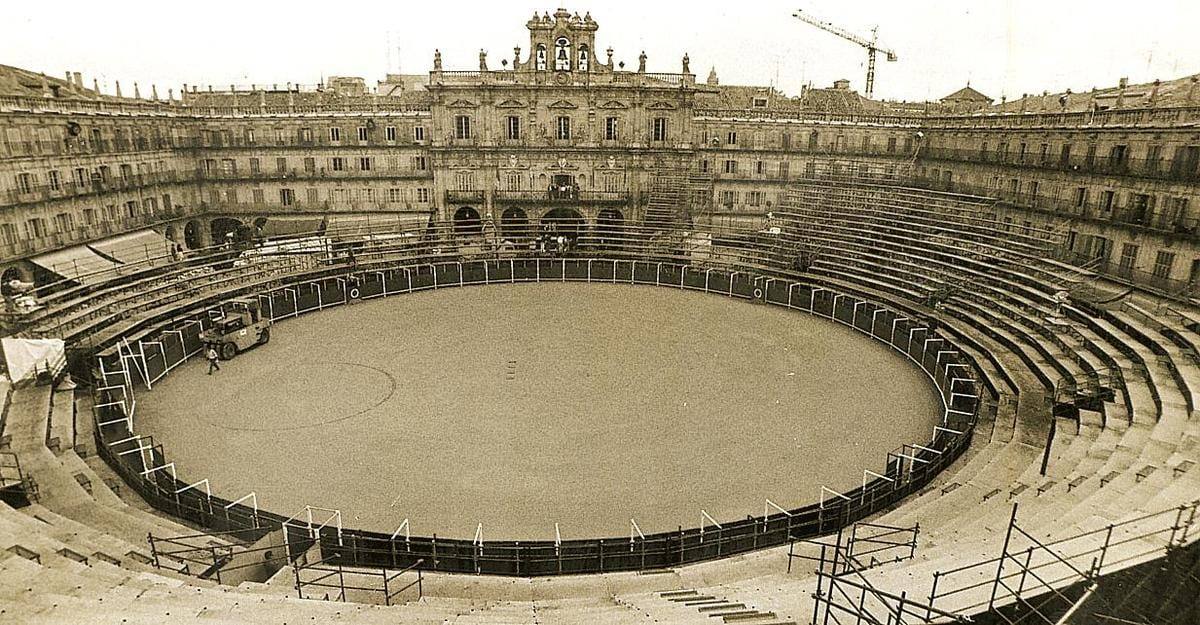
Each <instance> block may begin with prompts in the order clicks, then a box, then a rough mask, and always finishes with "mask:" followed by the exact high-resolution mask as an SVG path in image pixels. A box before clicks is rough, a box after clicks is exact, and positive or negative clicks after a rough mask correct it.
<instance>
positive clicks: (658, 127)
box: [650, 117, 667, 141]
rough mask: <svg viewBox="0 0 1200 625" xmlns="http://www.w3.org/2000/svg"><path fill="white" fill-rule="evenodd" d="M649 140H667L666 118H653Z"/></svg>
mask: <svg viewBox="0 0 1200 625" xmlns="http://www.w3.org/2000/svg"><path fill="white" fill-rule="evenodd" d="M650 138H651V140H653V141H666V140H667V118H666V117H655V118H654V124H653V125H652V126H651V132H650Z"/></svg>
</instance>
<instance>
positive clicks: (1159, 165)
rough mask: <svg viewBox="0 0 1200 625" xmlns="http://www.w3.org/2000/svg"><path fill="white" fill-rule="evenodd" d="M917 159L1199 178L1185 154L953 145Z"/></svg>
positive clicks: (1199, 166)
mask: <svg viewBox="0 0 1200 625" xmlns="http://www.w3.org/2000/svg"><path fill="white" fill-rule="evenodd" d="M918 158H921V159H930V160H942V161H953V162H968V163H983V164H994V165H1004V166H1008V167H1024V168H1029V169H1049V170H1054V171H1066V172H1071V173H1083V174H1098V175H1111V176H1137V177H1144V178H1157V179H1162V180H1173V181H1181V182H1192V181H1197V180H1200V160H1197V159H1194V158H1191V157H1189V156H1188V153H1186V152H1185V153H1181V154H1179V155H1177V156H1175V157H1174V158H1171V159H1168V158H1166V157H1160V158H1140V159H1135V158H1127V157H1122V156H1097V155H1092V156H1088V155H1087V154H1082V155H1079V154H1071V155H1068V156H1066V157H1063V156H1062V155H1061V153H1060V154H1046V155H1043V154H1041V153H1040V152H1037V153H1035V152H1032V151H1031V152H1026V153H1020V152H1012V151H1006V152H997V151H994V150H962V149H953V148H923V149H921V150H920V152H919V153H918Z"/></svg>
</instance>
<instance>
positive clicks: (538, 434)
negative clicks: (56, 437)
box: [138, 283, 943, 541]
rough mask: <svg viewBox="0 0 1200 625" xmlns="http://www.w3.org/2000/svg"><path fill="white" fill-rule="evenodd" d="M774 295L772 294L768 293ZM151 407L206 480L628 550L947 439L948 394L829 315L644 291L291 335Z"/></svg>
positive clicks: (359, 316) (178, 376)
mask: <svg viewBox="0 0 1200 625" xmlns="http://www.w3.org/2000/svg"><path fill="white" fill-rule="evenodd" d="M759 291H760V292H761V288H760V289H759ZM206 366H207V365H206V363H204V362H203V361H202V360H197V361H193V362H190V363H188V364H185V365H183V366H182V367H181V369H180V370H179V371H177V372H174V373H172V374H171V375H170V376H168V377H166V378H165V379H164V380H163V381H162V382H160V383H159V384H156V385H155V386H154V389H153V391H152V392H149V393H144V394H141V395H140V396H139V403H138V431H139V433H142V434H151V435H153V436H154V438H155V440H156V441H158V442H161V443H163V444H165V446H166V448H167V449H168V450H169V452H170V456H171V459H172V460H173V461H174V462H176V463H177V466H178V467H179V468H180V470H181V471H182V472H184V473H186V475H187V476H189V477H190V478H193V479H199V478H201V477H204V478H209V479H210V480H211V483H212V484H213V487H214V493H215V494H218V495H221V496H224V497H227V498H229V499H233V498H236V497H238V496H240V495H242V494H244V493H246V492H249V491H255V492H256V493H257V495H258V498H259V501H260V502H262V505H264V506H265V507H268V508H270V509H271V510H274V511H278V512H292V511H295V510H299V509H301V508H303V507H304V506H305V505H306V504H312V505H318V506H321V507H325V508H331V509H338V510H341V512H342V514H343V522H344V523H345V524H347V525H350V526H353V527H356V528H361V529H365V530H373V531H376V532H390V531H392V530H394V529H395V528H396V526H397V525H398V524H399V523H400V522H401V521H402V520H403V519H404V518H409V519H411V523H412V527H413V529H414V530H416V531H420V532H422V533H425V534H431V533H436V534H437V535H438V536H445V537H448V538H466V539H470V538H471V537H472V536H473V534H474V532H475V531H476V529H477V527H478V525H477V524H479V523H482V524H483V527H484V532H485V536H486V537H488V538H498V539H510V540H522V541H527V540H536V539H547V538H552V537H554V535H555V533H554V532H555V526H556V524H557V525H558V526H559V527H560V528H561V533H562V535H563V536H564V537H572V538H576V537H585V536H613V535H620V534H621V533H622V532H626V531H628V529H629V519H631V518H632V519H635V520H636V521H637V523H638V525H639V527H640V529H641V530H642V531H644V532H646V533H650V532H661V531H671V530H675V529H676V528H678V527H680V526H692V525H695V524H696V523H697V522H699V521H700V520H701V518H700V510H701V509H703V510H705V511H707V512H708V513H709V514H710V515H711V516H712V517H713V518H714V519H715V520H716V521H718V522H722V523H725V522H728V521H731V520H737V519H742V518H745V517H746V516H749V515H753V514H756V513H757V514H761V512H762V511H763V506H764V501H765V500H767V499H770V500H772V502H774V503H776V504H778V505H780V506H782V507H785V508H788V509H791V508H798V507H800V506H801V505H803V504H807V503H811V502H812V501H814V500H816V499H817V496H818V494H819V489H820V488H821V487H822V486H825V487H828V488H831V489H834V490H837V491H838V492H843V491H848V490H850V489H852V488H854V487H855V486H858V485H859V484H860V482H861V479H862V475H863V473H862V471H863V469H871V470H874V471H876V472H881V471H884V465H885V458H886V455H887V453H888V452H889V451H891V450H893V449H894V448H896V447H897V445H898V444H900V443H905V442H922V443H923V442H925V441H927V440H928V439H929V436H930V433H931V432H932V429H933V426H934V425H938V424H939V423H940V422H941V418H942V416H943V405H942V401H941V399H940V397H939V395H938V394H937V392H936V390H935V388H934V387H933V385H931V384H930V380H929V378H927V377H926V376H925V375H924V374H923V372H922V371H921V370H920V369H918V368H917V367H915V366H913V364H912V363H911V362H910V361H909V360H908V359H907V358H905V357H904V356H903V355H901V354H899V353H897V352H896V351H895V350H892V349H889V348H888V347H887V346H886V345H884V344H882V343H880V342H878V341H873V340H870V339H868V338H866V337H864V336H863V335H862V334H861V333H859V332H855V331H854V330H851V329H849V328H848V327H845V326H843V325H841V324H837V323H834V322H832V321H830V320H829V319H822V318H819V317H815V316H813V315H810V314H808V313H807V312H804V313H803V314H799V313H797V312H795V311H789V310H786V309H785V308H781V307H777V306H767V305H752V304H747V303H745V302H742V301H740V300H738V299H734V298H730V297H728V296H716V295H712V294H704V293H695V292H691V291H683V290H679V289H665V288H655V287H648V286H630V285H622V284H584V283H548V284H515V285H500V286H487V287H473V288H465V289H458V288H454V289H439V290H436V291H426V292H421V293H416V294H411V295H405V296H404V297H398V298H389V299H384V300H374V301H360V302H355V303H353V304H352V305H347V306H339V307H337V308H332V309H329V310H325V311H322V312H318V313H314V314H310V315H305V316H302V317H299V318H297V319H293V320H288V321H286V322H285V323H283V324H282V325H280V326H279V327H278V328H276V330H275V331H274V332H273V333H272V341H271V343H270V344H269V345H266V346H264V347H260V348H255V349H252V350H249V351H247V352H245V353H243V354H241V355H239V356H238V357H236V358H235V359H233V360H232V361H229V362H225V363H222V368H221V370H220V371H219V372H216V373H214V374H213V375H212V376H206V375H205V370H204V369H205V367H206Z"/></svg>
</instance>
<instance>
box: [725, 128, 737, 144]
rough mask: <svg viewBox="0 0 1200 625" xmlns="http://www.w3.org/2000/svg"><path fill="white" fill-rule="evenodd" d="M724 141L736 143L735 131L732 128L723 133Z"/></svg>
mask: <svg viewBox="0 0 1200 625" xmlns="http://www.w3.org/2000/svg"><path fill="white" fill-rule="evenodd" d="M725 143H727V144H729V145H737V132H736V131H733V130H731V131H729V134H727V135H725Z"/></svg>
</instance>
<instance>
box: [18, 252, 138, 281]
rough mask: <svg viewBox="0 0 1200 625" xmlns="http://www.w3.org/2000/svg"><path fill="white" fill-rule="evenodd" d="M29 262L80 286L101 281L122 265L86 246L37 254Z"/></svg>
mask: <svg viewBox="0 0 1200 625" xmlns="http://www.w3.org/2000/svg"><path fill="white" fill-rule="evenodd" d="M29 262H31V263H33V264H35V265H37V266H39V267H41V268H43V269H46V270H47V271H50V272H51V273H54V274H56V275H59V276H62V277H64V278H68V279H70V280H74V281H76V282H79V283H80V284H86V283H88V282H93V281H99V280H102V279H104V274H105V273H108V272H109V271H110V270H113V269H116V268H118V267H120V266H121V264H122V263H121V262H119V261H114V260H111V259H108V258H105V257H103V256H101V255H99V254H97V253H96V252H95V251H93V250H92V249H91V248H90V247H88V246H86V245H76V246H74V247H68V248H64V249H61V250H55V251H53V252H47V253H45V254H39V255H37V256H34V257H33V258H30V259H29Z"/></svg>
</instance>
